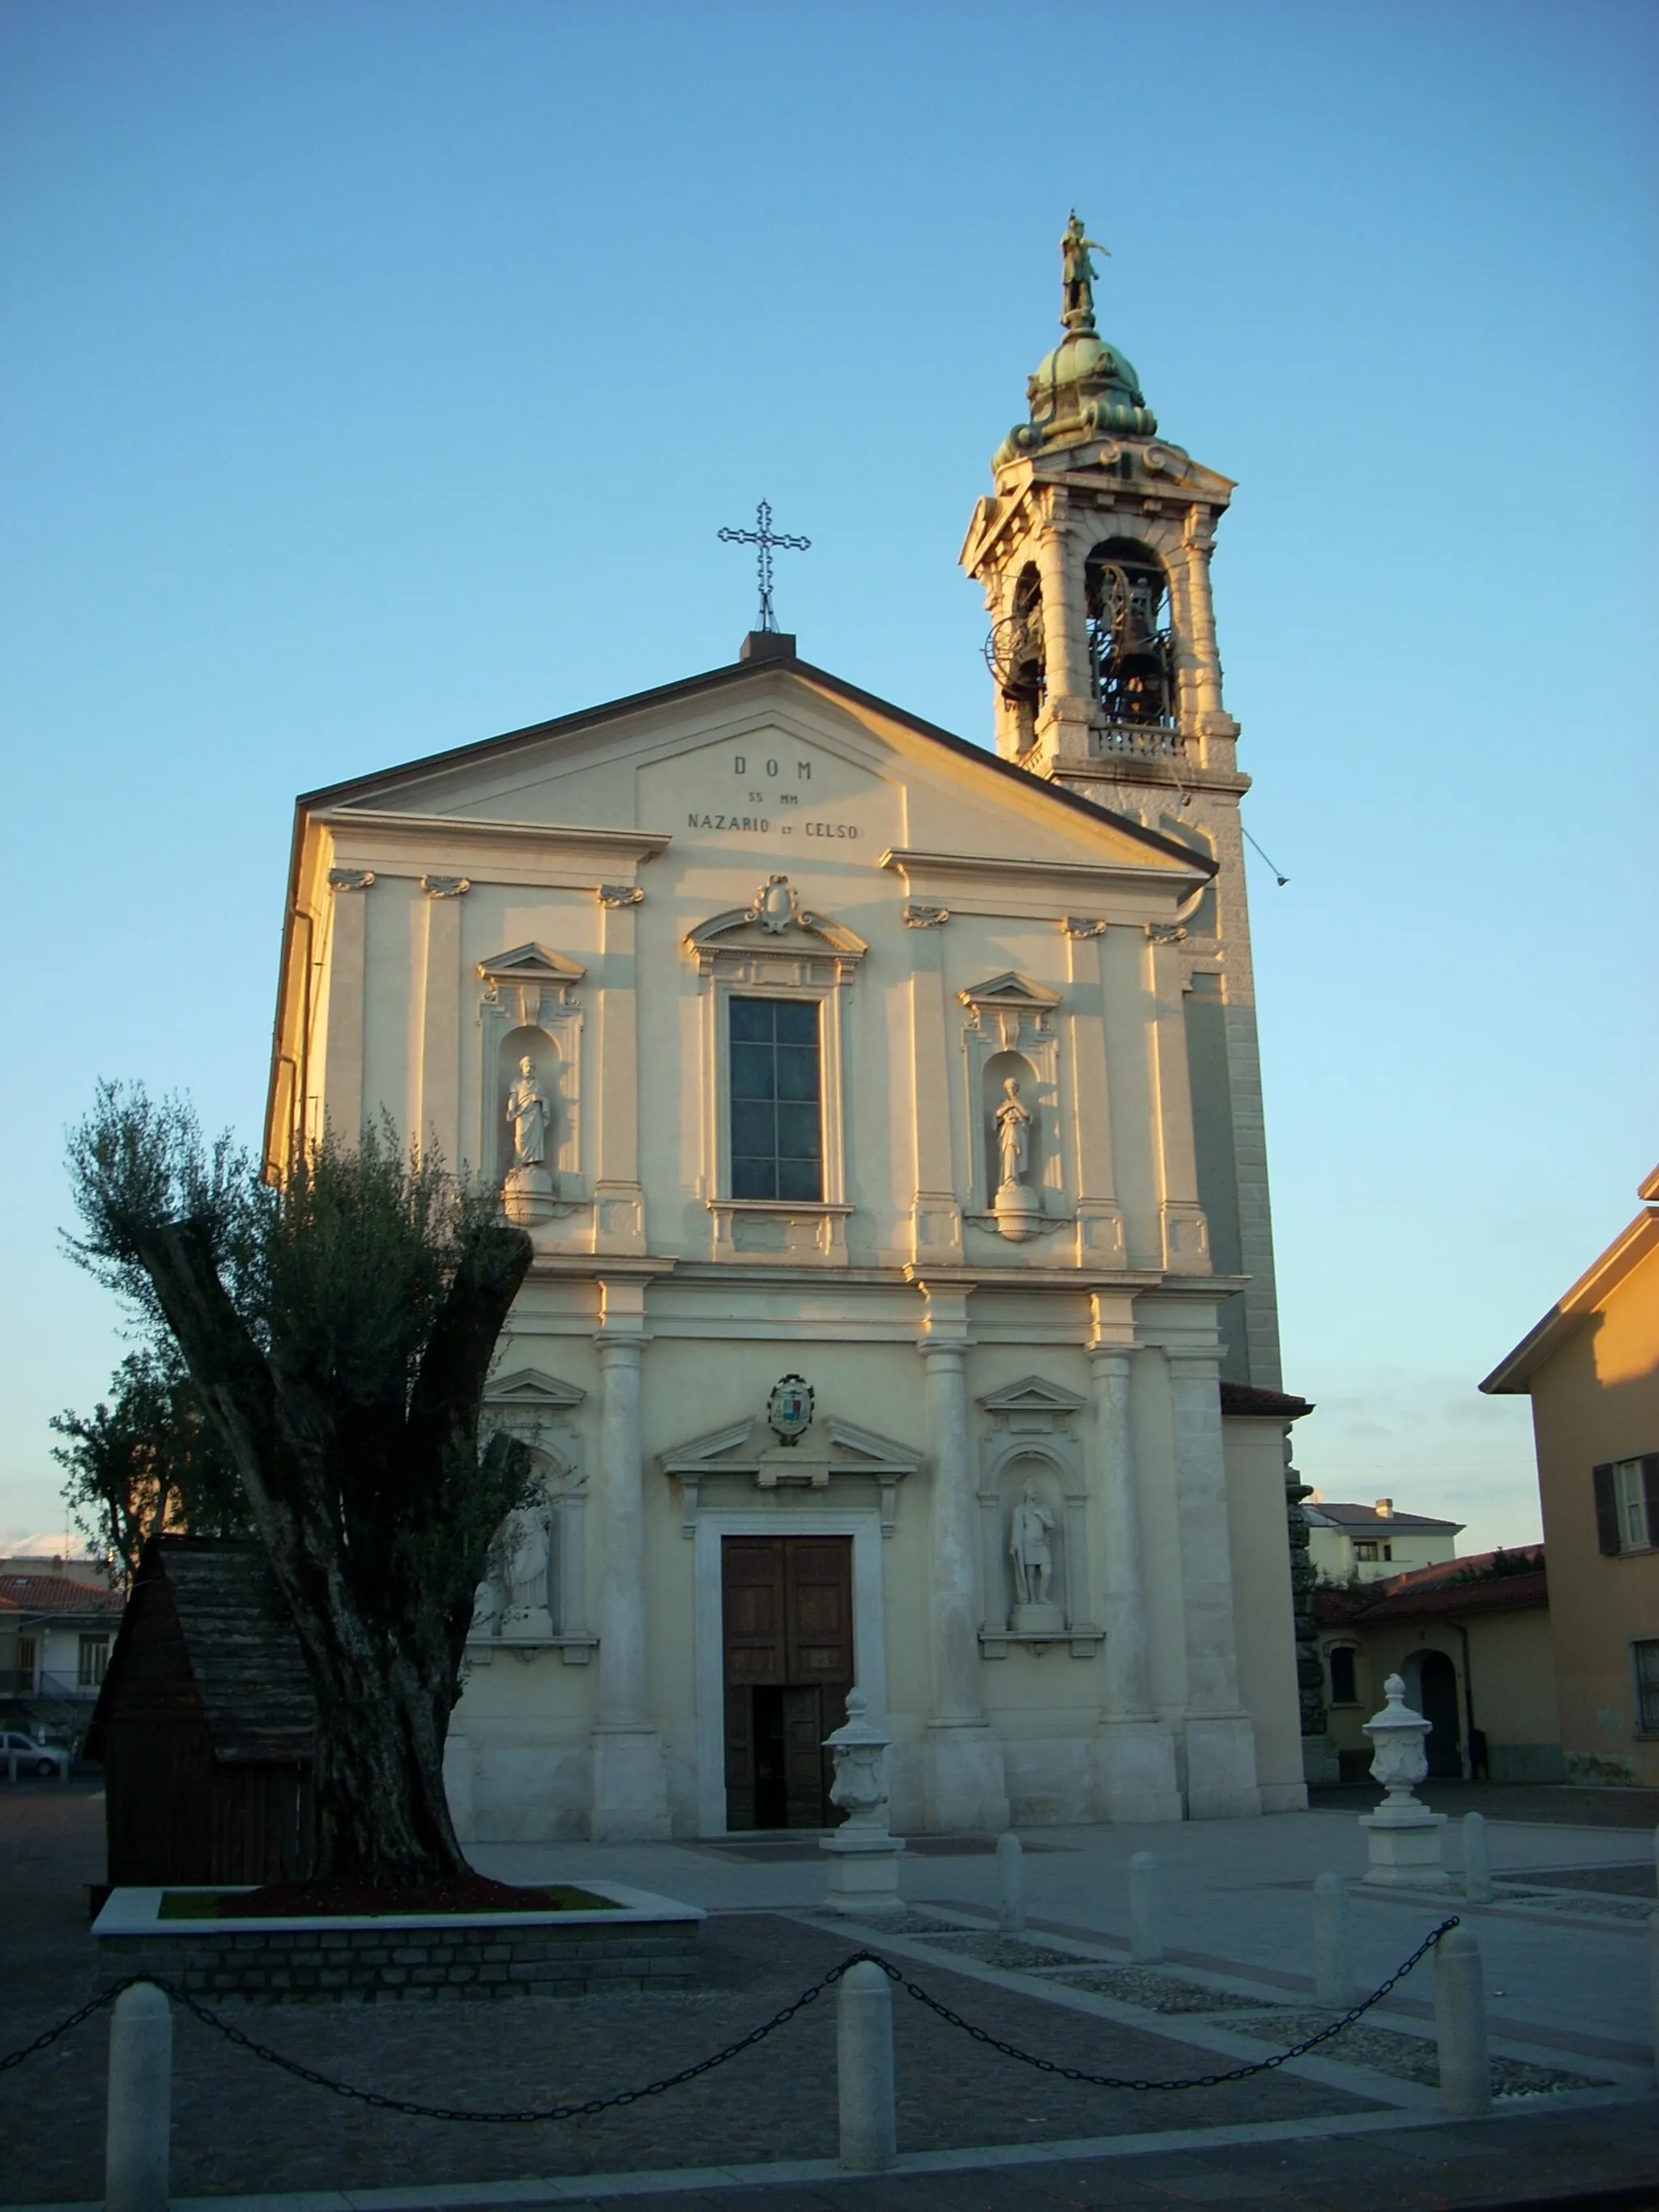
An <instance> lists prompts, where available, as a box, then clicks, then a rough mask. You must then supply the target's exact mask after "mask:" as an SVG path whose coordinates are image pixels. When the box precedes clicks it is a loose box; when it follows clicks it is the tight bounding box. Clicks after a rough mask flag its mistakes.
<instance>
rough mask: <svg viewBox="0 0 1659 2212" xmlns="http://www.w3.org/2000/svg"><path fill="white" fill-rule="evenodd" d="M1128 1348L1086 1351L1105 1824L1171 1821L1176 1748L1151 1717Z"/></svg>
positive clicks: (1177, 1800)
mask: <svg viewBox="0 0 1659 2212" xmlns="http://www.w3.org/2000/svg"><path fill="white" fill-rule="evenodd" d="M1133 1353H1134V1346H1133V1345H1132V1344H1128V1343H1122V1342H1119V1343H1112V1342H1108V1341H1105V1340H1102V1339H1100V1337H1099V1335H1098V1323H1097V1340H1096V1341H1095V1342H1094V1343H1093V1344H1091V1346H1090V1347H1089V1386H1090V1387H1089V1397H1090V1407H1089V1413H1090V1419H1089V1429H1088V1451H1089V1462H1088V1480H1089V1489H1090V1492H1091V1495H1092V1496H1093V1498H1094V1500H1095V1531H1096V1534H1095V1553H1096V1558H1097V1561H1098V1563H1099V1564H1098V1566H1097V1575H1096V1587H1097V1589H1099V1591H1100V1592H1101V1620H1102V1624H1103V1626H1104V1628H1105V1631H1106V1644H1105V1651H1104V1655H1103V1668H1104V1680H1103V1688H1102V1697H1101V1718H1100V1732H1099V1735H1098V1737H1097V1741H1096V1780H1097V1788H1098V1791H1099V1799H1100V1807H1101V1813H1102V1815H1103V1818H1104V1819H1106V1820H1179V1819H1180V1818H1181V1788H1180V1784H1179V1781H1178V1779H1177V1777H1176V1756H1175V1750H1176V1747H1175V1741H1174V1739H1173V1737H1172V1736H1171V1735H1170V1731H1169V1730H1168V1729H1166V1728H1165V1727H1164V1726H1163V1724H1162V1723H1160V1722H1159V1721H1158V1719H1157V1718H1156V1717H1155V1716H1154V1714H1153V1711H1152V1686H1151V1681H1150V1678H1149V1674H1148V1668H1147V1657H1146V1565H1145V1561H1144V1559H1143V1557H1142V1553H1141V1542H1140V1498H1139V1489H1138V1486H1137V1474H1136V1468H1135V1458H1134V1438H1133V1430H1132V1428H1131V1426H1130V1421H1129V1365H1130V1361H1131V1359H1132V1358H1133Z"/></svg>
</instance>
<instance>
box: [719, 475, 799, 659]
mask: <svg viewBox="0 0 1659 2212" xmlns="http://www.w3.org/2000/svg"><path fill="white" fill-rule="evenodd" d="M716 535H717V536H718V537H719V538H720V543H721V544H723V545H753V546H755V547H757V549H758V550H757V556H756V566H757V568H758V569H759V571H760V620H759V622H758V623H757V624H756V625H755V626H756V628H757V629H763V630H767V629H769V630H775V629H776V628H777V626H778V623H777V617H776V616H775V614H774V613H773V611H772V549H773V547H774V546H775V545H781V546H782V547H784V548H785V549H786V550H787V551H788V552H791V553H806V552H810V551H811V545H812V541H811V538H788V537H786V536H785V535H784V533H783V532H781V531H778V530H774V529H773V527H772V508H771V505H770V503H769V501H766V500H763V501H761V503H760V505H759V506H758V507H757V508H756V509H755V527H754V529H752V530H721V531H719V532H716Z"/></svg>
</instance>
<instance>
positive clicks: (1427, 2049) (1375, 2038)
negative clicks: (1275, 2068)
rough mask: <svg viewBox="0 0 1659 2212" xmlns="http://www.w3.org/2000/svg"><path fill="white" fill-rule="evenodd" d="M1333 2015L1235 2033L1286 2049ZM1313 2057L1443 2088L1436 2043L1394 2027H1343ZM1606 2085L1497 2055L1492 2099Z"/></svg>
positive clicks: (1287, 2015)
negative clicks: (1365, 2067) (1334, 2060)
mask: <svg viewBox="0 0 1659 2212" xmlns="http://www.w3.org/2000/svg"><path fill="white" fill-rule="evenodd" d="M1333 2018H1334V2015H1332V2014H1330V2013H1328V2012H1281V2013H1275V2014H1274V2015H1273V2016H1272V2017H1271V2018H1270V2019H1263V2020H1250V2021H1238V2023H1237V2026H1236V2027H1235V2028H1234V2033H1236V2034H1238V2035H1249V2036H1255V2037H1258V2038H1260V2039H1261V2041H1262V2042H1264V2043H1273V2044H1277V2045H1280V2046H1281V2047H1282V2048H1288V2047H1289V2046H1290V2045H1291V2044H1296V2043H1300V2042H1302V2041H1303V2040H1304V2039H1305V2038H1306V2037H1308V2036H1310V2035H1316V2034H1317V2033H1319V2031H1320V2029H1321V2028H1322V2027H1329V2025H1330V2023H1331V2021H1332V2019H1333ZM1310 2056H1316V2057H1321V2058H1337V2059H1340V2060H1341V2061H1342V2063H1344V2064H1345V2065H1348V2066H1369V2067H1370V2069H1372V2071H1373V2072H1374V2073H1377V2074H1387V2075H1391V2076H1392V2078H1393V2079H1394V2080H1395V2081H1415V2082H1417V2083H1419V2085H1420V2086H1421V2087H1424V2088H1425V2089H1432V2088H1436V2087H1438V2085H1439V2081H1440V2056H1439V2053H1438V2051H1437V2050H1436V2048H1435V2046H1434V2045H1433V2043H1432V2042H1431V2041H1429V2040H1427V2039H1425V2038H1424V2037H1422V2036H1418V2035H1401V2034H1398V2033H1395V2030H1394V2029H1392V2028H1388V2027H1365V2026H1364V2024H1363V2023H1357V2024H1356V2025H1355V2026H1354V2027H1345V2028H1344V2029H1343V2030H1342V2033H1340V2035H1334V2036H1332V2037H1331V2039H1330V2040H1329V2041H1328V2043H1322V2044H1321V2045H1320V2046H1319V2049H1318V2051H1317V2052H1316V2053H1311V2054H1310ZM1606 2086H1607V2080H1606V2076H1605V2075H1602V2076H1601V2077H1599V2078H1597V2077H1595V2076H1593V2075H1587V2074H1563V2073H1559V2072H1558V2071H1557V2070H1556V2069H1555V2068H1553V2067H1551V2066H1534V2065H1532V2064H1530V2063H1528V2061H1527V2060H1526V2059H1524V2058H1499V2057H1496V2056H1494V2057H1493V2059H1492V2095H1493V2097H1494V2098H1498V2097H1548V2096H1552V2095H1553V2094H1554V2093H1555V2092H1556V2091H1557V2090H1559V2089H1599V2088H1604V2087H1606Z"/></svg>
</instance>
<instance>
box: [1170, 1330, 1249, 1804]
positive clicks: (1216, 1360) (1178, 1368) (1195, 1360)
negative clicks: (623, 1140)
mask: <svg viewBox="0 0 1659 2212" xmlns="http://www.w3.org/2000/svg"><path fill="white" fill-rule="evenodd" d="M1165 1357H1166V1358H1167V1360H1168V1363H1169V1370H1170V1400H1171V1402H1172V1407H1173V1414H1174V1425H1175V1453H1176V1468H1175V1473H1176V1516H1177V1522H1178V1526H1179V1528H1180V1532H1181V1601H1182V1624H1183V1628H1184V1633H1185V1641H1186V1657H1187V1705H1186V1720H1185V1734H1186V1740H1187V1813H1188V1819H1190V1820H1231V1819H1236V1818H1237V1816H1238V1815H1240V1814H1254V1813H1260V1811H1261V1790H1260V1789H1259V1788H1258V1787H1257V1784H1256V1771H1255V1730H1254V1729H1253V1728H1252V1727H1251V1724H1250V1717H1249V1714H1248V1713H1247V1712H1246V1711H1244V1709H1243V1706H1242V1705H1240V1703H1239V1699H1238V1640H1237V1629H1236V1626H1235V1621H1234V1615H1233V1571H1232V1550H1231V1533H1230V1523H1229V1519H1228V1512H1227V1473H1226V1466H1225V1461H1224V1459H1223V1456H1222V1444H1221V1389H1220V1375H1221V1347H1220V1345H1219V1344H1218V1343H1214V1342H1212V1343H1208V1344H1205V1345H1194V1346H1184V1345H1183V1346H1169V1347H1168V1348H1167V1349H1166V1353H1165Z"/></svg>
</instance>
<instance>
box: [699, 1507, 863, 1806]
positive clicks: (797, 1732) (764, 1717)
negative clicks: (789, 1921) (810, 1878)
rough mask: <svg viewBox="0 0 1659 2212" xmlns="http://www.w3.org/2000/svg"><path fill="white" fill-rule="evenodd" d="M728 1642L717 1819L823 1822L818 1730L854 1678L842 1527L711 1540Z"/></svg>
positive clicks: (849, 1557)
mask: <svg viewBox="0 0 1659 2212" xmlns="http://www.w3.org/2000/svg"><path fill="white" fill-rule="evenodd" d="M720 1595H721V1601H722V1614H723V1619H724V1622H725V1646H726V1826H727V1827H728V1828H825V1827H829V1826H833V1825H834V1823H836V1821H838V1820H842V1819H843V1818H844V1817H845V1816H844V1814H842V1812H841V1811H840V1809H839V1808H837V1807H836V1806H833V1805H831V1804H830V1802H829V1784H830V1783H831V1781H832V1780H833V1778H834V1772H833V1768H832V1766H831V1764H830V1759H829V1753H827V1752H826V1751H825V1750H824V1749H823V1739H824V1737H825V1736H827V1735H829V1733H830V1731H831V1730H832V1729H838V1728H839V1727H840V1726H841V1725H842V1722H843V1721H844V1720H845V1719H846V1718H847V1692H848V1690H850V1689H851V1688H852V1686H853V1680H854V1676H853V1540H852V1538H851V1537H850V1536H727V1537H726V1538H724V1539H723V1540H722V1541H721V1545H720Z"/></svg>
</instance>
